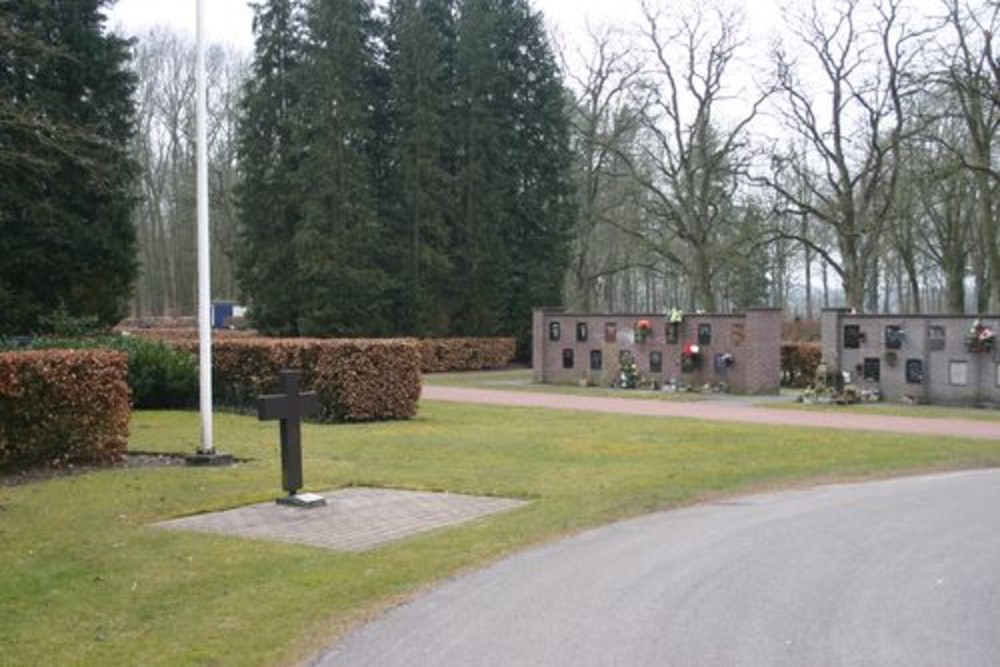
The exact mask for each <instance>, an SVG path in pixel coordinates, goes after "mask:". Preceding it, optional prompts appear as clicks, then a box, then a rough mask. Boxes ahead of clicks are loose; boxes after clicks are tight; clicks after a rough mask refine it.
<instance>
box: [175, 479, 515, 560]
mask: <svg viewBox="0 0 1000 667" xmlns="http://www.w3.org/2000/svg"><path fill="white" fill-rule="evenodd" d="M319 495H321V496H323V497H324V498H326V502H327V504H326V506H324V507H316V508H312V509H302V508H296V507H287V506H285V505H278V504H277V503H275V502H273V501H271V502H267V503H260V504H259V505H251V506H249V507H240V508H237V509H232V510H226V511H223V512H212V513H209V514H199V515H196V516H190V517H184V518H181V519H173V520H170V521H164V522H161V523H158V524H155V525H156V526H158V527H160V528H166V529H169V530H188V531H195V532H202V533H219V534H223V535H235V536H239V537H249V538H256V539H263V540H274V541H277V542H287V543H290V544H305V545H309V546H314V547H321V548H324V549H335V550H338V551H365V550H367V549H374V548H375V547H379V546H382V545H384V544H387V543H389V542H394V541H396V540H401V539H403V538H406V537H411V536H413V535H418V534H420V533H425V532H427V531H430V530H435V529H437V528H445V527H448V526H456V525H458V524H462V523H466V522H468V521H473V520H475V519H480V518H483V517H486V516H490V515H492V514H496V513H499V512H506V511H509V510H512V509H516V508H518V507H521V506H522V505H525V504H526V502H525V501H522V500H514V499H510V498H487V497H482V496H466V495H460V494H454V493H427V492H420V491H399V490H395V489H373V488H350V489H340V490H337V491H328V492H325V493H321V494H319Z"/></svg>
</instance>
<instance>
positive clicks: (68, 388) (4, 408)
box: [0, 350, 130, 469]
mask: <svg viewBox="0 0 1000 667" xmlns="http://www.w3.org/2000/svg"><path fill="white" fill-rule="evenodd" d="M127 377H128V369H127V360H126V356H125V355H124V354H122V353H119V352H113V351H109V350H45V351H28V352H6V353H0V469H11V468H19V469H21V468H29V467H32V466H37V465H50V466H60V465H65V464H67V463H93V464H107V463H114V462H116V461H119V460H120V459H121V458H122V457H124V455H125V451H126V448H127V445H128V420H129V399H130V395H129V387H128V382H127Z"/></svg>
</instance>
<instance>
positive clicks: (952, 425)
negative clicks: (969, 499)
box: [421, 384, 1000, 440]
mask: <svg viewBox="0 0 1000 667" xmlns="http://www.w3.org/2000/svg"><path fill="white" fill-rule="evenodd" d="M421 399H422V400H429V401H449V402H457V403H479V404H483V405H503V406H512V407H530V408H548V409H553V410H581V411H589V412H613V413H617V414H624V415H642V416H647V417H684V418H688V419H701V420H705V421H722V422H740V423H744V424H765V425H779V426H806V427H816V428H833V429H844V430H850V431H878V432H882V433H901V434H905V435H937V436H943V437H948V436H953V437H956V438H981V439H985V440H1000V422H997V421H973V420H971V419H937V418H930V417H896V416H891V415H863V414H858V413H856V412H840V413H838V412H825V411H815V412H813V411H809V410H780V409H773V408H761V407H756V406H749V405H747V406H744V405H737V404H735V403H732V402H722V401H684V402H671V401H656V400H637V399H632V398H598V397H591V396H578V395H575V394H542V393H532V392H526V391H523V392H522V391H503V390H484V389H464V388H459V387H444V386H434V385H427V384H425V385H424V387H423V390H422V393H421Z"/></svg>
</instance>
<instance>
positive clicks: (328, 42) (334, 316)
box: [294, 0, 389, 335]
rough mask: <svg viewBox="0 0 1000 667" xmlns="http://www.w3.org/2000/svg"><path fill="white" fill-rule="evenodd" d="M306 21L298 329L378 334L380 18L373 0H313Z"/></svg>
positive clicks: (382, 278)
mask: <svg viewBox="0 0 1000 667" xmlns="http://www.w3.org/2000/svg"><path fill="white" fill-rule="evenodd" d="M307 21H308V31H309V38H308V46H307V49H306V59H305V63H304V67H303V69H302V71H301V73H300V81H301V85H302V86H303V87H307V88H308V94H307V95H304V96H303V99H302V123H301V125H300V126H298V127H297V128H296V130H297V135H296V143H297V145H298V146H299V147H300V148H301V150H302V152H303V160H302V164H301V166H300V168H299V169H298V171H297V175H296V179H297V185H298V188H299V197H300V200H301V202H302V222H301V224H300V226H299V228H298V230H297V231H296V234H295V240H294V244H295V253H296V258H297V269H298V281H299V282H298V298H299V306H300V309H301V311H300V318H299V331H300V333H302V334H305V335H377V334H380V333H385V332H387V331H388V329H389V327H388V324H387V322H386V313H387V310H388V308H387V305H386V275H385V271H384V263H383V261H382V256H383V255H382V253H383V246H382V243H383V234H382V229H381V226H380V221H379V219H378V216H377V205H376V201H375V194H376V177H377V173H378V172H377V164H376V156H377V154H378V150H379V145H380V144H379V141H378V137H377V135H376V133H375V119H376V118H377V116H376V113H375V110H376V107H377V105H378V104H379V100H378V99H377V97H376V95H375V94H374V91H375V90H377V84H378V82H379V77H380V73H379V71H378V68H377V63H376V50H375V49H376V45H375V39H374V38H375V36H376V34H377V31H376V28H377V26H376V24H375V21H374V19H373V17H372V5H371V2H370V1H369V0H314V2H313V3H312V4H311V5H310V6H309V8H308V11H307Z"/></svg>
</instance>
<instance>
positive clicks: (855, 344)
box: [844, 324, 861, 350]
mask: <svg viewBox="0 0 1000 667" xmlns="http://www.w3.org/2000/svg"><path fill="white" fill-rule="evenodd" d="M859 347H861V327H859V326H858V325H857V324H848V325H846V326H844V349H847V350H856V349H858V348H859Z"/></svg>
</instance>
